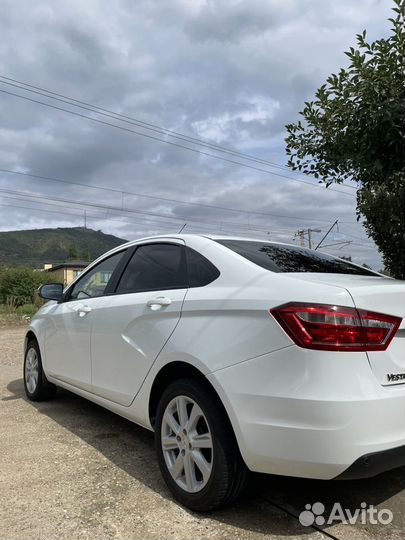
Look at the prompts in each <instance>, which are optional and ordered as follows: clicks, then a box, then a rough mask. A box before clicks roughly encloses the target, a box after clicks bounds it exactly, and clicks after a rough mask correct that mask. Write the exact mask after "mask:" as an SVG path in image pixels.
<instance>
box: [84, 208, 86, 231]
mask: <svg viewBox="0 0 405 540" xmlns="http://www.w3.org/2000/svg"><path fill="white" fill-rule="evenodd" d="M84 228H85V229H87V214H86V210H85V211H84Z"/></svg>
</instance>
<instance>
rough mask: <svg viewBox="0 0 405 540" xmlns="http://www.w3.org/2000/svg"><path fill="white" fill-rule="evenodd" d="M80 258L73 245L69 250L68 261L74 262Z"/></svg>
mask: <svg viewBox="0 0 405 540" xmlns="http://www.w3.org/2000/svg"><path fill="white" fill-rule="evenodd" d="M78 257H79V254H78V252H77V249H76V247H75V246H74V245H73V244H71V245H70V246H69V250H68V260H69V261H72V260H75V259H78Z"/></svg>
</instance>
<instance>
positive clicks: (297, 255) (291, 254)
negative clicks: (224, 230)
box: [217, 239, 378, 276]
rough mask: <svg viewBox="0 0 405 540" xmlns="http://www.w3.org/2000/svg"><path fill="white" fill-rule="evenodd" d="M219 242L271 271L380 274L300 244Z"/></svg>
mask: <svg viewBox="0 0 405 540" xmlns="http://www.w3.org/2000/svg"><path fill="white" fill-rule="evenodd" d="M217 242H218V243H219V244H222V245H223V246H225V247H227V248H229V249H231V250H232V251H235V252H236V253H238V254H239V255H241V256H242V257H244V258H245V259H248V260H249V261H251V262H253V263H255V264H257V265H258V266H261V267H262V268H265V269H266V270H270V271H271V272H321V273H331V274H354V275H361V276H378V274H376V273H375V272H372V271H371V270H367V269H366V268H361V267H358V266H355V265H354V264H351V263H350V262H348V261H344V260H342V259H336V258H335V257H332V256H331V255H326V254H325V253H319V252H315V251H311V250H309V249H305V248H301V247H298V246H288V245H282V244H272V243H271V242H259V241H251V240H231V239H230V240H217Z"/></svg>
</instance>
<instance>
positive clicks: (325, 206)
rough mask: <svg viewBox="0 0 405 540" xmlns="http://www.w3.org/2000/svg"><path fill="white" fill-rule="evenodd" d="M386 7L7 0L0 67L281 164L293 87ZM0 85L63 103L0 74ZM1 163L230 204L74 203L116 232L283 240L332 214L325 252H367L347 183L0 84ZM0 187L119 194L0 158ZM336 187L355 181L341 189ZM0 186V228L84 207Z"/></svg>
mask: <svg viewBox="0 0 405 540" xmlns="http://www.w3.org/2000/svg"><path fill="white" fill-rule="evenodd" d="M390 8H391V2H390V1H389V0H381V1H378V0H359V1H358V2H355V3H354V2H352V1H351V0H342V1H341V2H338V3H337V2H334V1H332V0H300V1H298V0H271V1H267V2H265V1H259V0H254V1H249V2H248V1H234V2H229V1H227V2H225V1H220V0H216V1H207V2H203V1H197V0H196V1H189V0H177V1H173V2H167V1H163V0H160V1H157V0H154V1H146V0H142V1H139V2H136V3H134V2H130V1H118V0H115V1H108V2H107V1H104V2H99V1H97V2H96V1H95V0H89V1H87V2H81V1H79V0H75V1H69V2H66V1H62V0H59V1H57V2H36V3H33V2H30V1H28V0H25V1H21V2H18V3H15V2H13V1H11V0H8V1H7V0H6V1H5V2H3V4H2V17H1V19H0V31H1V35H2V40H1V44H0V62H1V65H2V73H1V74H3V75H6V76H10V77H14V78H16V79H20V80H23V81H26V82H31V83H32V84H36V85H39V86H43V87H45V88H49V89H50V90H54V91H56V92H60V93H63V94H66V95H69V96H72V97H76V98H78V99H82V100H84V101H87V102H90V103H94V104H98V105H100V106H102V107H106V108H109V109H112V110H115V111H117V112H121V113H123V114H126V115H129V116H133V117H136V118H140V119H142V120H144V121H147V122H152V123H155V124H159V125H162V126H165V127H167V128H169V129H173V130H177V131H180V132H183V133H187V134H189V135H191V136H194V137H204V138H208V139H210V140H211V141H212V142H217V143H220V144H223V145H226V146H228V147H233V148H236V149H238V150H240V151H243V152H249V153H251V154H254V155H257V156H259V157H261V158H263V159H267V160H271V161H274V162H278V163H285V161H286V158H285V154H284V142H283V138H284V136H285V133H284V125H285V124H286V123H288V122H291V121H294V120H295V119H296V118H297V114H298V111H299V110H300V109H301V108H302V105H303V102H304V100H306V99H310V98H311V97H312V95H313V92H314V90H315V89H316V88H317V87H318V86H319V85H320V84H322V82H323V81H324V79H325V77H326V76H327V75H328V74H329V73H330V72H332V71H334V70H336V69H338V68H339V67H340V65H342V64H344V63H345V56H344V55H343V51H344V50H345V49H347V48H348V47H349V46H350V45H353V43H354V41H355V39H354V36H355V34H356V33H357V32H359V31H361V30H362V29H363V28H367V29H369V30H370V34H371V36H372V37H379V36H381V35H384V34H386V33H387V28H388V24H387V23H386V22H385V21H386V19H387V17H388V16H390ZM0 89H4V90H8V91H12V92H16V93H19V94H23V95H25V96H27V97H31V98H33V99H40V100H44V101H46V102H47V103H52V104H54V105H57V106H62V107H66V105H61V104H57V103H56V102H54V101H51V100H46V99H44V98H42V97H40V96H32V95H30V94H28V93H26V92H24V91H22V90H16V89H15V88H14V89H13V88H11V87H7V86H6V85H3V84H0ZM67 108H69V109H71V110H76V109H73V108H72V107H69V106H67ZM78 112H80V111H78ZM81 112H82V113H83V114H90V115H91V113H88V112H86V111H81ZM104 120H107V121H111V120H108V119H104ZM112 122H113V123H116V122H115V121H112ZM121 125H122V126H124V127H127V128H130V129H136V130H139V128H136V127H134V126H130V125H126V124H121ZM143 131H144V132H145V133H149V134H152V133H151V132H147V131H145V130H143ZM154 135H156V134H154ZM228 157H229V156H228ZM247 163H249V162H247ZM250 164H251V165H257V164H254V163H250ZM0 167H2V168H8V169H15V170H20V171H25V172H32V173H34V174H39V175H44V176H55V177H59V178H66V179H71V180H76V181H79V182H85V183H89V184H92V185H100V186H105V187H114V188H116V189H119V190H122V191H133V192H138V193H142V194H149V195H155V196H160V197H165V198H171V199H178V200H184V201H188V202H194V203H199V202H200V203H204V204H207V205H212V206H220V207H228V208H237V209H240V210H243V211H244V212H232V211H224V210H220V209H214V208H204V207H198V206H189V205H184V204H179V203H170V202H164V201H158V200H155V199H147V198H142V197H130V196H128V195H126V196H125V197H124V203H125V207H126V208H127V209H132V210H134V211H139V212H149V213H151V214H163V215H165V216H171V217H173V218H177V219H168V218H167V217H166V218H163V217H161V218H158V217H157V216H156V215H146V214H145V213H143V214H135V213H134V214H131V213H129V212H128V213H126V214H125V217H122V218H121V217H119V214H120V212H119V211H118V210H115V211H114V210H110V211H107V210H105V209H104V210H103V209H100V208H99V209H97V208H90V207H89V208H88V210H87V214H88V215H87V218H88V223H89V225H90V226H93V227H94V228H102V229H103V230H104V231H105V232H110V233H115V234H118V235H121V236H123V237H126V238H132V237H136V236H137V235H145V234H152V233H159V232H168V231H170V232H171V231H175V230H179V229H180V227H181V226H182V224H183V223H185V222H187V227H186V230H188V231H189V232H193V231H201V232H209V231H213V232H214V231H216V230H221V231H226V232H232V231H234V232H237V233H242V232H243V233H246V234H249V230H248V227H250V232H251V233H252V234H253V235H254V234H260V235H264V236H266V235H267V233H268V232H269V233H270V237H272V238H273V239H275V240H281V241H292V239H293V236H294V232H295V231H296V230H297V229H298V228H300V227H311V226H312V227H321V228H322V229H323V230H325V229H326V227H327V226H328V223H332V222H333V221H334V220H335V219H337V218H339V219H340V220H341V222H342V224H341V233H340V237H342V235H343V234H344V233H345V234H351V236H355V237H358V239H356V238H352V237H349V236H346V238H348V239H349V238H350V239H351V240H353V242H354V243H353V244H352V245H351V246H349V247H347V248H344V249H343V250H342V251H340V250H337V249H336V248H331V249H332V251H333V252H334V253H336V254H342V253H344V254H346V255H347V254H351V255H352V256H353V257H355V258H356V260H358V261H359V262H363V261H364V262H368V263H371V264H373V265H374V266H377V267H379V265H380V258H379V256H378V254H377V252H376V250H375V248H374V247H373V245H372V243H371V242H370V241H368V240H367V239H366V236H365V233H364V231H363V229H362V228H361V225H359V224H357V223H356V216H355V199H354V197H350V196H347V195H342V194H339V193H337V192H335V191H331V190H325V189H320V188H318V187H316V188H315V187H310V186H307V185H306V184H300V183H297V182H294V181H288V180H286V179H284V178H280V177H277V176H274V174H269V173H263V172H259V171H255V170H252V169H248V168H244V167H240V166H236V165H232V164H230V163H225V162H221V161H218V160H215V159H210V158H208V157H204V156H201V155H198V154H195V153H192V152H187V151H186V150H183V149H180V148H176V147H173V146H169V145H166V144H163V143H159V142H156V141H151V140H148V139H147V138H144V137H140V136H137V135H135V134H132V133H128V132H125V131H120V130H117V129H114V128H111V127H107V126H103V125H100V124H97V123H93V122H91V121H90V120H86V119H82V118H79V117H74V116H70V115H68V114H66V113H64V112H61V111H57V110H53V109H50V108H47V107H43V106H41V105H38V104H34V103H30V102H27V101H22V100H19V99H17V98H15V97H12V96H9V95H5V94H1V93H0ZM271 171H273V173H281V174H287V175H289V176H291V177H292V178H294V177H295V176H294V175H292V174H291V173H290V172H288V171H281V170H280V169H269V172H271ZM306 181H311V180H310V179H306ZM313 182H314V183H316V181H313ZM0 188H2V189H12V190H23V191H29V192H33V193H37V194H44V195H47V196H49V197H51V198H58V197H59V198H65V199H72V200H76V201H82V202H92V203H93V204H99V205H104V206H106V205H107V206H114V207H117V208H119V207H120V204H121V203H122V197H121V195H120V194H119V193H111V192H106V191H101V190H96V189H91V188H83V187H80V188H79V187H77V186H69V185H66V184H62V183H56V182H50V181H45V180H39V179H32V178H31V179H30V178H28V177H17V176H13V175H7V174H2V173H0ZM336 189H339V188H336ZM340 189H341V190H344V188H340ZM345 191H347V192H348V193H350V194H351V195H354V190H348V189H346V190H345ZM9 196H10V195H9ZM5 197H6V194H2V193H1V192H0V204H1V205H2V206H0V228H1V229H2V230H7V229H14V228H26V227H43V226H70V225H79V224H81V223H82V221H83V213H84V207H83V206H74V205H68V204H67V203H65V204H64V206H63V207H62V206H61V204H62V203H59V206H56V207H55V204H58V203H55V201H47V203H46V204H45V203H44V202H42V203H41V202H39V201H38V199H37V200H36V202H35V201H34V200H31V201H30V202H27V201H26V200H25V201H22V200H20V201H16V200H14V199H7V198H5ZM11 204H13V205H14V206H13V207H11V206H10V207H7V206H4V205H11ZM16 206H29V207H30V208H31V210H27V209H23V208H16ZM246 212H263V213H270V214H278V215H280V216H281V215H283V216H293V217H294V216H295V218H296V219H288V218H285V217H276V216H264V215H263V216H260V215H256V214H252V213H251V214H250V215H248V214H247V213H246ZM66 213H68V215H66ZM320 236H321V235H320V234H318V235H316V234H315V237H320ZM340 237H336V238H340ZM359 239H361V240H359Z"/></svg>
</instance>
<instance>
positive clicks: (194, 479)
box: [161, 396, 214, 493]
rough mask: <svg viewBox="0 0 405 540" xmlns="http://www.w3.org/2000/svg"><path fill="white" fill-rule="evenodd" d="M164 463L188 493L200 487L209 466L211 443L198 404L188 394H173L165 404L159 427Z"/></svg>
mask: <svg viewBox="0 0 405 540" xmlns="http://www.w3.org/2000/svg"><path fill="white" fill-rule="evenodd" d="M161 445H162V451H163V456H164V460H165V463H166V466H167V468H168V470H169V472H170V474H171V476H172V478H173V479H174V481H175V482H176V484H177V485H178V486H179V487H181V488H182V489H183V490H185V491H187V492H188V493H197V492H198V491H201V490H202V489H203V488H204V487H205V486H206V485H207V483H208V481H209V479H210V477H211V473H212V466H213V457H214V455H213V444H212V436H211V431H210V428H209V425H208V421H207V419H206V417H205V415H204V413H203V411H202V409H201V407H200V406H199V405H198V404H197V403H196V402H195V401H194V400H193V399H191V398H190V397H188V396H176V397H175V398H174V399H172V400H171V401H170V402H169V404H168V405H167V407H166V409H165V412H164V415H163V420H162V428H161Z"/></svg>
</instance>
